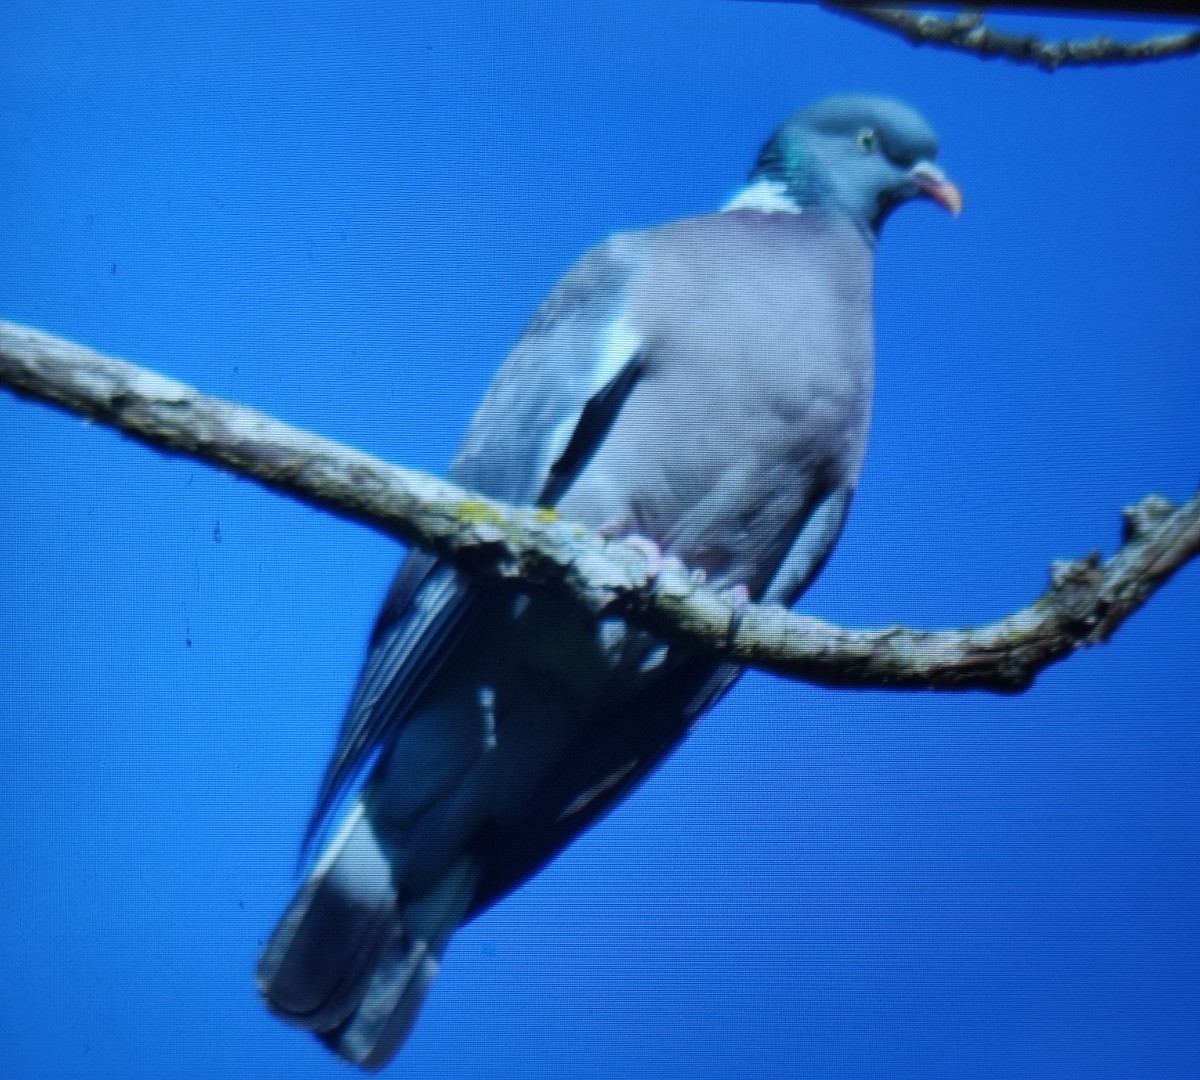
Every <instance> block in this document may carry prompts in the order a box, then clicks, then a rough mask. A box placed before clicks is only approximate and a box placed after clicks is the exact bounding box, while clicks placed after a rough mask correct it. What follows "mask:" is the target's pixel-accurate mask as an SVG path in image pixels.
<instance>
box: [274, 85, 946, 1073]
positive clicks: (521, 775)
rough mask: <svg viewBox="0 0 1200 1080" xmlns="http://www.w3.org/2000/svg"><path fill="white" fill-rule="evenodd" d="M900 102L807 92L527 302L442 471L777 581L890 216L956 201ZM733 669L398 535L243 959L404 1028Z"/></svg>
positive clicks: (330, 1020)
mask: <svg viewBox="0 0 1200 1080" xmlns="http://www.w3.org/2000/svg"><path fill="white" fill-rule="evenodd" d="M936 155H937V139H936V137H935V135H934V133H933V131H932V129H931V128H930V126H929V125H928V123H926V121H925V120H924V119H923V118H922V117H921V116H920V115H919V114H918V113H916V112H915V111H913V110H912V109H911V108H909V107H907V106H906V105H903V104H901V103H899V102H896V101H893V100H888V99H883V98H875V97H866V96H840V97H834V98H830V99H827V100H824V101H821V102H819V103H817V104H815V105H812V106H810V107H808V108H806V109H803V110H802V111H800V112H798V113H796V114H795V115H794V116H792V117H791V118H790V119H789V120H787V122H786V123H784V124H783V125H782V127H780V128H779V129H778V130H777V131H776V132H775V133H774V135H773V136H772V137H771V138H770V139H769V140H768V141H767V143H766V145H765V146H764V147H763V149H762V151H761V153H760V155H759V157H758V160H757V163H756V164H755V166H754V168H753V170H752V172H751V174H750V177H749V180H748V181H747V183H746V185H745V186H744V187H743V188H742V189H741V190H740V191H739V192H738V193H737V194H736V196H735V197H734V198H733V199H732V200H731V201H730V202H729V203H728V204H727V205H726V206H725V207H724V208H723V209H722V210H720V211H718V212H716V213H710V214H706V215H703V216H699V217H693V218H689V219H686V220H682V221H677V222H674V223H670V224H666V225H662V226H660V227H657V228H652V229H647V230H644V231H640V232H627V233H620V234H616V235H614V236H611V237H610V238H609V239H608V240H606V241H604V242H603V243H601V244H600V245H599V246H598V247H596V248H594V249H593V250H592V251H590V252H589V253H587V254H586V255H584V256H583V257H582V258H581V259H580V260H579V262H578V263H576V265H575V266H574V267H573V268H572V269H571V270H570V271H568V273H567V274H566V275H565V276H564V277H563V278H562V280H561V281H560V282H559V283H558V284H557V286H556V287H555V288H554V289H553V291H552V292H551V293H550V295H549V297H548V298H547V299H546V300H545V301H544V302H543V304H542V305H541V307H540V309H539V310H538V311H537V312H536V314H535V315H534V317H533V319H532V321H531V322H530V323H529V325H528V327H527V329H526V330H525V332H524V334H523V336H522V337H521V339H520V340H519V341H518V343H517V345H516V347H515V348H514V349H513V351H512V352H511V354H510V355H509V356H508V358H507V360H506V361H505V363H504V364H503V365H502V366H501V368H500V370H499V372H498V373H497V374H496V376H495V378H494V380H493V382H492V384H491V387H490V388H489V390H488V391H487V393H486V395H485V397H484V399H483V402H482V404H481V405H480V407H479V410H478V412H477V413H476V415H475V417H474V420H473V421H472V422H471V424H470V426H469V428H468V430H467V433H466V435H465V437H464V439H463V442H462V444H461V447H460V449H459V451H458V453H457V456H456V457H455V458H454V461H453V463H452V465H451V467H450V470H449V475H450V477H451V478H452V479H453V480H454V481H456V482H457V483H459V484H461V485H463V486H465V487H468V488H472V489H474V490H477V491H479V492H482V493H484V494H486V495H488V496H491V497H493V498H496V499H500V500H503V501H505V502H508V503H511V504H516V505H522V506H541V507H546V508H553V509H554V510H555V511H556V512H557V513H558V514H559V515H561V516H562V517H563V518H566V519H569V520H572V521H577V522H580V523H582V524H584V525H587V526H590V527H592V528H593V529H596V530H599V531H600V532H602V533H603V534H605V535H607V536H610V537H620V538H627V539H631V542H635V543H638V544H641V545H642V546H643V548H644V550H645V551H646V552H647V554H648V556H649V557H651V558H652V559H655V560H662V561H661V562H660V563H656V565H660V566H661V565H665V564H666V563H667V562H669V561H670V562H674V563H676V564H678V563H682V564H683V566H684V567H686V568H687V569H688V571H690V572H691V573H693V574H694V575H696V576H697V578H703V579H704V580H706V581H707V582H708V583H709V584H710V585H712V586H713V587H715V588H717V589H720V590H723V591H726V592H727V594H728V595H729V596H730V597H731V598H733V599H734V600H735V601H736V602H738V603H741V602H745V601H761V602H773V603H779V604H792V603H793V602H794V601H795V600H796V599H797V598H798V597H799V596H800V594H801V593H802V592H803V591H804V590H805V588H806V587H807V586H808V585H809V584H810V583H811V582H812V580H813V579H814V577H815V576H816V575H817V574H818V573H819V572H820V570H821V568H822V567H823V566H824V564H825V562H826V560H827V559H828V557H829V554H830V552H831V550H832V548H833V545H834V543H835V542H836V540H837V538H838V536H839V534H840V533H841V531H842V527H843V525H844V523H845V520H846V514H847V511H848V509H849V507H850V502H851V498H852V496H853V493H854V489H855V485H856V483H857V480H858V477H859V472H860V470H861V467H862V463H863V455H864V452H865V448H866V442H867V429H868V424H869V420H870V412H871V399H872V393H873V378H874V375H873V370H874V367H873V365H874V357H873V315H872V268H873V253H874V248H875V244H876V241H877V239H878V236H879V233H880V229H881V228H882V226H883V224H884V222H885V220H886V219H887V218H888V216H889V215H890V214H891V213H892V211H893V210H895V209H896V207H898V206H899V205H901V204H902V203H904V202H907V201H910V200H913V199H918V198H926V199H931V200H933V201H934V202H935V203H938V204H940V205H941V206H942V207H944V208H946V209H947V210H949V211H951V212H953V213H954V214H956V215H957V213H958V212H959V210H960V209H961V204H962V198H961V195H960V194H959V191H958V189H957V188H956V187H955V186H954V184H952V183H951V182H950V181H949V180H948V179H947V177H946V175H945V174H944V173H943V172H942V171H941V169H939V168H938V166H937V165H936V164H935V163H934V159H935V157H936ZM740 674H741V671H740V669H739V668H738V667H736V666H734V665H731V664H728V663H722V662H720V661H718V660H715V659H713V658H712V657H710V656H707V655H704V654H701V653H699V652H697V651H694V650H688V649H685V648H682V647H679V646H674V645H671V644H670V643H668V642H666V641H663V640H660V639H658V638H656V637H654V636H653V635H651V634H649V633H647V632H644V631H640V630H636V629H633V628H630V627H628V626H627V625H626V624H624V623H623V622H621V621H619V620H615V619H599V620H597V619H594V618H592V617H590V616H589V615H588V614H586V613H585V612H583V611H582V610H580V609H578V608H577V607H576V606H575V605H574V604H572V603H571V602H569V601H568V600H565V599H561V598H558V597H556V596H552V595H548V594H542V593H538V594H531V593H528V592H524V591H521V590H520V589H519V588H517V587H514V586H508V585H503V586H502V585H496V584H493V583H484V582H481V581H478V580H475V579H474V578H472V577H471V576H469V575H468V574H466V573H464V572H462V571H460V570H457V569H455V567H454V566H452V565H450V564H449V563H447V562H445V561H443V560H441V559H438V558H437V557H435V556H433V555H431V554H429V553H427V552H424V551H421V550H414V551H412V552H410V553H409V555H408V557H407V559H406V561H405V562H404V564H403V565H402V567H401V569H400V572H399V574H398V575H397V577H396V579H395V581H394V583H393V585H392V587H391V589H390V591H389V593H388V595H387V597H386V600H385V601H384V604H383V607H382V610H381V612H380V614H379V616H378V619H377V621H376V624H375V626H374V630H373V632H372V634H371V637H370V643H369V649H368V654H367V658H366V661H365V664H364V666H363V669H362V672H361V675H360V677H359V681H358V684H357V688H356V689H355V691H354V694H353V697H352V700H351V703H350V705H349V708H348V710H347V713H346V717H345V720H344V722H343V725H342V728H341V732H340V735H339V737H338V741H337V745H336V748H335V750H334V754H333V757H332V760H331V761H330V763H329V766H328V769H327V772H326V774H325V777H324V780H323V782H322V785H321V788H320V792H319V795H318V798H317V802H316V807H315V810H314V813H313V816H312V820H311V822H310V824H309V829H308V835H307V839H306V845H305V847H306V850H312V849H313V848H315V847H316V846H317V845H318V842H320V844H322V845H323V847H322V850H321V851H320V854H319V855H318V856H317V857H316V858H315V859H313V860H311V865H310V867H309V870H308V873H307V877H306V880H305V881H304V883H303V885H302V886H301V887H300V889H299V891H298V892H297V894H296V896H295V898H294V900H293V901H292V903H291V905H290V906H289V907H288V908H287V910H286V912H285V913H284V915H283V917H282V919H281V920H280V922H279V924H278V927H277V928H276V930H275V931H274V934H273V935H272V937H271V938H270V940H269V942H268V944H267V946H266V948H265V950H264V952H263V955H262V957H261V960H260V962H259V966H258V983H259V987H260V989H261V992H262V994H263V996H264V998H265V999H266V1002H267V1004H268V1006H269V1008H270V1009H271V1010H272V1011H273V1012H275V1013H276V1014H277V1015H278V1016H280V1017H282V1018H283V1019H285V1020H286V1021H288V1022H290V1023H292V1024H295V1025H298V1026H300V1027H302V1028H307V1029H309V1030H311V1031H312V1032H314V1033H315V1034H316V1035H317V1036H318V1038H320V1039H321V1040H322V1041H323V1042H324V1043H326V1044H327V1045H328V1046H329V1047H330V1048H331V1049H332V1050H333V1051H335V1052H336V1053H337V1054H338V1055H340V1056H341V1057H342V1058H344V1059H346V1060H348V1061H350V1062H352V1063H354V1064H356V1065H358V1066H361V1067H362V1068H364V1069H368V1070H375V1069H379V1068H382V1067H383V1066H384V1065H385V1064H386V1063H387V1062H388V1061H389V1060H391V1058H392V1057H393V1056H394V1055H395V1054H396V1053H397V1052H398V1050H399V1049H400V1047H401V1045H402V1043H403V1042H404V1040H405V1038H406V1037H407V1035H408V1033H409V1031H410V1030H411V1028H412V1025H413V1023H414V1021H415V1019H416V1017H417V1013H418V1011H419V1009H420V1007H421V1004H422V1002H423V1001H424V999H425V996H426V994H427V992H428V990H429V988H430V985H431V983H432V982H433V980H434V977H435V976H436V974H437V971H438V968H439V965H440V962H441V959H442V956H443V954H444V953H445V950H446V947H447V944H448V943H449V941H450V938H451V936H452V935H453V933H454V931H455V930H456V929H457V928H458V927H459V926H461V925H463V924H464V923H466V922H467V921H469V920H471V919H473V918H474V917H475V916H477V915H479V914H480V913H481V912H483V911H485V910H487V909H488V908H489V907H491V906H492V905H493V904H495V903H496V902H497V901H498V900H500V899H501V898H503V897H504V896H505V895H507V894H508V893H510V892H511V891H512V890H514V889H515V888H517V887H518V886H519V885H521V884H522V883H523V882H524V881H526V880H527V879H528V878H530V877H531V876H532V875H533V874H536V873H537V872H538V871H539V870H540V869H541V868H542V867H544V866H545V865H546V864H547V863H548V862H549V861H551V860H552V859H553V858H554V857H555V856H556V855H557V854H558V853H559V852H560V851H562V850H563V848H564V847H565V846H566V845H568V844H570V843H571V841H572V840H573V839H574V838H575V837H577V836H579V835H580V833H581V832H583V831H584V830H585V829H587V828H588V827H589V826H590V825H592V824H593V823H595V822H596V821H597V820H599V819H600V818H601V817H603V816H604V814H605V813H606V812H607V811H609V810H610V809H611V808H612V807H613V806H615V805H616V804H617V803H618V802H620V801H621V800H622V799H624V798H625V797H626V796H627V795H628V794H629V793H630V792H632V791H633V790H634V789H635V788H636V787H637V786H638V785H639V784H640V783H641V782H642V781H643V780H645V779H646V777H647V776H649V775H650V773H651V772H653V770H654V769H655V767H656V766H657V765H659V764H660V763H661V762H662V761H663V760H664V758H665V757H666V756H667V755H668V754H670V752H671V751H672V750H673V749H674V748H675V747H676V746H678V745H679V743H680V741H681V740H682V739H683V738H684V737H685V736H686V735H687V733H688V731H689V730H690V729H691V728H692V726H693V725H694V724H695V723H696V720H697V719H698V718H699V717H700V716H701V715H702V714H703V713H704V712H705V711H706V710H708V709H710V708H711V707H712V706H713V705H714V704H715V703H716V702H717V701H718V700H719V699H720V698H721V697H722V696H723V695H724V694H725V693H726V692H727V691H728V690H729V689H730V687H731V686H732V685H733V684H734V683H735V682H736V680H737V678H738V676H739V675H740Z"/></svg>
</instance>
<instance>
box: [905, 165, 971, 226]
mask: <svg viewBox="0 0 1200 1080" xmlns="http://www.w3.org/2000/svg"><path fill="white" fill-rule="evenodd" d="M908 175H909V177H910V178H911V179H912V181H913V183H914V184H916V185H917V187H919V188H920V189H921V191H922V192H923V193H924V194H925V195H927V196H929V198H931V199H932V200H933V201H934V202H935V203H937V204H938V206H940V207H942V208H943V209H945V210H949V211H950V213H952V214H953V215H954V216H955V217H958V215H959V214H961V213H962V208H963V197H962V192H961V191H959V190H958V186H957V185H956V184H954V183H953V182H952V181H951V180H950V179H949V178H948V177H947V176H946V174H945V173H944V172H942V170H941V169H939V168H938V167H937V166H936V165H935V164H934V163H933V162H932V161H918V162H917V163H916V164H915V165H914V166H913V167H912V168H911V169H910V170H909V173H908Z"/></svg>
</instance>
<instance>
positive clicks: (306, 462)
mask: <svg viewBox="0 0 1200 1080" xmlns="http://www.w3.org/2000/svg"><path fill="white" fill-rule="evenodd" d="M0 385H4V386H7V387H8V388H9V389H11V390H13V391H15V392H16V393H18V394H21V395H23V396H26V397H30V398H35V399H38V400H40V401H44V402H48V403H50V404H53V405H57V406H60V407H61V408H64V409H66V410H68V411H70V412H73V413H77V414H79V415H82V416H86V417H90V418H91V419H93V420H97V421H100V422H101V423H104V424H107V425H109V426H110V427H113V428H116V429H118V430H119V431H122V432H124V433H125V434H127V435H130V436H132V437H133V438H136V439H138V440H140V441H141V442H144V443H146V444H148V445H150V446H153V447H156V448H157V449H159V450H164V451H166V452H168V453H172V454H179V455H183V456H185V457H190V458H195V459H196V460H199V461H204V462H207V463H208V464H210V465H216V466H219V467H220V468H223V469H225V470H227V471H229V472H232V473H235V474H237V475H239V476H244V477H248V478H250V479H253V480H256V481H257V482H259V483H260V484H263V485H265V486H266V487H268V488H271V489H272V490H275V491H279V492H282V493H284V494H286V495H290V496H292V497H293V498H297V499H300V500H302V501H304V502H307V503H309V504H311V505H313V506H316V507H319V508H321V509H323V510H328V511H331V512H333V513H335V514H339V515H341V516H342V517H346V518H350V519H351V520H354V521H358V522H361V523H362V524H365V525H369V526H371V527H372V528H375V529H379V530H380V531H382V532H384V533H387V534H388V535H391V536H395V537H398V538H400V539H402V540H404V541H406V542H409V543H413V544H418V545H421V546H423V547H427V548H429V549H431V550H433V551H436V552H437V553H438V554H439V555H442V556H444V557H445V558H447V559H449V560H451V561H452V562H454V563H455V564H456V565H458V566H461V567H462V568H463V569H465V570H467V571H468V572H471V573H474V574H478V575H481V576H483V577H485V578H489V579H492V580H499V581H507V582H512V583H519V584H520V585H522V586H525V587H529V588H535V589H549V590H555V591H557V592H559V593H561V594H565V595H568V596H571V597H574V598H575V600H576V601H577V602H579V603H580V604H582V605H583V606H584V607H585V608H586V609H587V610H588V611H590V612H592V613H593V614H594V615H617V616H621V617H624V618H627V619H628V620H629V621H630V622H631V623H633V624H635V625H638V626H641V627H643V628H645V629H647V630H650V631H652V632H654V633H656V634H658V635H660V636H661V637H663V638H665V639H667V640H669V641H671V642H673V643H678V644H681V645H685V646H687V647H689V648H695V649H698V650H706V651H709V652H712V653H715V654H716V655H718V656H721V657H723V658H725V659H728V660H732V661H735V662H736V663H739V664H745V665H748V666H752V667H758V668H763V669H765V670H768V671H773V672H776V673H778V674H781V675H788V676H792V677H797V678H802V679H805V680H807V681H809V682H813V683H818V684H821V685H825V686H856V687H892V688H906V689H931V690H965V689H980V690H991V691H996V692H1001V693H1006V692H1014V691H1018V690H1022V689H1024V688H1025V687H1027V686H1029V684H1030V683H1031V682H1032V681H1033V679H1034V677H1035V676H1036V675H1037V673H1038V672H1039V671H1041V670H1042V669H1043V668H1045V667H1047V666H1048V665H1050V664H1052V663H1054V662H1055V661H1057V660H1061V659H1063V658H1064V657H1066V656H1068V655H1069V654H1070V653H1072V652H1074V651H1075V650H1076V649H1078V648H1081V647H1083V646H1086V645H1091V644H1095V643H1097V642H1100V641H1104V640H1106V639H1107V638H1108V637H1109V636H1110V635H1111V634H1112V633H1113V631H1114V630H1116V628H1117V627H1118V626H1119V625H1120V624H1121V623H1122V622H1123V621H1124V620H1125V619H1126V618H1128V617H1129V616H1130V615H1131V614H1132V613H1133V612H1134V611H1136V610H1137V609H1138V608H1139V607H1140V606H1141V605H1142V604H1143V603H1145V602H1146V600H1147V599H1148V598H1149V597H1150V596H1151V594H1152V593H1153V592H1154V591H1155V590H1156V589H1158V588H1159V587H1160V586H1161V585H1162V584H1163V583H1164V582H1165V581H1166V580H1167V579H1168V578H1169V577H1170V576H1171V575H1172V574H1174V573H1175V571H1176V570H1178V569H1179V568H1180V567H1181V566H1183V565H1184V563H1186V562H1187V561H1188V560H1189V559H1192V558H1194V557H1195V556H1196V555H1197V554H1200V495H1197V496H1196V497H1195V498H1193V499H1192V500H1191V502H1189V503H1187V504H1185V505H1184V506H1182V507H1179V508H1176V507H1174V506H1172V505H1171V504H1170V503H1168V502H1167V501H1166V500H1164V499H1161V498H1158V497H1156V496H1150V497H1148V498H1146V499H1144V500H1143V501H1142V502H1141V503H1139V504H1138V505H1137V506H1136V507H1134V508H1132V509H1130V510H1128V511H1126V517H1125V521H1126V530H1125V542H1124V546H1123V547H1122V548H1121V550H1120V551H1119V552H1118V553H1117V554H1116V555H1115V556H1114V557H1113V558H1112V559H1111V560H1110V561H1109V562H1108V563H1105V564H1101V563H1100V561H1099V559H1098V558H1097V557H1092V558H1090V559H1087V560H1084V561H1083V562H1071V563H1061V564H1056V565H1055V567H1054V569H1053V572H1052V581H1051V586H1050V588H1049V589H1048V590H1047V592H1046V593H1045V594H1044V595H1043V596H1041V597H1040V598H1039V599H1038V600H1036V601H1035V602H1034V603H1033V604H1031V605H1030V606H1029V607H1027V608H1025V609H1023V610H1022V611H1018V612H1017V613H1015V614H1013V615H1009V616H1007V617H1005V618H1003V619H1001V620H1000V621H999V622H995V623H992V624H990V625H988V626H983V627H979V628H976V629H964V630H939V631H933V632H924V631H919V630H906V629H902V628H899V627H895V628H891V629H884V630H848V629H843V628H841V627H837V626H833V625H831V624H829V623H826V622H823V621H821V620H820V619H813V618H808V617H805V616H801V615H796V614H793V613H792V612H789V611H787V610H786V609H785V608H782V607H778V606H775V605H755V604H749V605H745V606H743V607H742V608H740V609H739V610H737V611H736V612H735V610H734V609H733V607H731V605H730V602H729V600H728V599H726V598H725V597H723V596H722V595H721V594H719V593H717V592H715V591H714V590H712V589H710V588H708V587H706V586H704V585H700V584H697V583H696V582H695V581H693V580H692V579H691V577H690V576H689V575H688V574H687V573H686V572H682V571H679V572H676V571H673V570H667V571H664V572H663V573H661V574H659V575H658V576H657V577H655V576H653V575H652V574H651V573H650V572H649V567H648V566H647V562H646V559H645V556H644V555H643V554H642V552H641V551H640V550H639V549H638V548H636V547H634V546H632V545H628V544H625V543H622V542H620V541H610V540H606V539H604V538H603V537H601V536H600V535H598V534H596V533H594V532H592V531H590V530H588V529H585V528H583V527H582V526H579V525H574V524H571V523H570V522H567V521H563V520H561V519H560V518H558V517H557V515H556V514H554V513H553V512H552V511H545V510H532V509H522V508H514V507H510V506H505V505H503V504H501V503H498V502H495V501H494V500H491V499H486V498H483V497H481V496H478V495H474V494H472V493H471V492H468V491H464V490H462V489H461V488H458V487H455V486H454V485H453V484H450V483H447V482H445V481H442V480H438V479H436V478H435V477H432V476H428V475H426V474H424V473H420V472H416V471H414V470H412V469H404V468H401V467H400V466H397V465H389V464H387V463H386V462H383V461H380V460H378V459H377V458H373V457H370V456H369V455H367V454H363V453H360V452H359V451H357V450H351V449H348V448H347V447H344V446H340V445H338V444H337V443H334V442H331V441H330V440H328V439H323V438H320V437H319V436H317V435H312V434H310V433H308V432H306V431H302V430H300V429H298V428H294V427H291V426H290V425H288V424H284V423H282V422H280V421H278V420H275V419H273V418H271V417H270V416H267V415H266V414H265V413H261V412H258V411H256V410H254V409H249V408H246V407H245V406H242V405H237V404H234V403H232V402H228V401H222V400H221V399H219V398H213V397H207V396H205V395H203V394H201V393H199V392H198V391H197V390H194V389H192V388H191V387H189V386H185V385H184V384H183V383H180V382H176V381H175V380H174V379H168V378H165V377H164V376H162V375H158V374H155V373H154V372H152V371H147V370H146V369H144V368H139V367H136V366H134V365H133V364H129V363H126V362H124V361H121V360H115V359H112V358H111V357H107V356H103V355H101V354H100V353H97V352H94V351H92V350H91V349H88V348H85V347H84V346H82V345H76V344H73V343H72V342H69V341H64V340H62V339H61V338H56V337H52V336H51V335H49V334H45V333H42V332H41V331H38V330H32V329H29V328H27V327H22V326H17V325H14V324H12V323H5V322H0Z"/></svg>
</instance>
